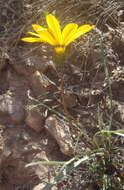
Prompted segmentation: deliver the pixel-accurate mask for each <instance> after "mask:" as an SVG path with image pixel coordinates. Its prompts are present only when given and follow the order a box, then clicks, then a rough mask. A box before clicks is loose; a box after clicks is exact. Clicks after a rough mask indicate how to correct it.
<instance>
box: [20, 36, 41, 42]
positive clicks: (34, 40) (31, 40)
mask: <svg viewBox="0 0 124 190" xmlns="http://www.w3.org/2000/svg"><path fill="white" fill-rule="evenodd" d="M21 40H22V41H24V42H42V40H41V39H40V38H32V37H26V38H22V39H21Z"/></svg>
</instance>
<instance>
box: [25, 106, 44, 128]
mask: <svg viewBox="0 0 124 190" xmlns="http://www.w3.org/2000/svg"><path fill="white" fill-rule="evenodd" d="M26 115H27V116H26V119H25V123H26V124H27V125H28V126H29V127H31V128H32V129H34V130H35V131H36V132H40V131H42V130H43V128H44V118H43V116H42V113H40V112H39V111H38V110H36V109H31V110H27V114H26Z"/></svg>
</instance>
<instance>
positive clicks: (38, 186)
mask: <svg viewBox="0 0 124 190" xmlns="http://www.w3.org/2000/svg"><path fill="white" fill-rule="evenodd" d="M45 185H46V184H45V183H40V184H38V185H37V186H35V187H34V188H33V190H42V189H43V188H44V187H45ZM51 190H57V188H56V187H55V186H54V187H52V188H51Z"/></svg>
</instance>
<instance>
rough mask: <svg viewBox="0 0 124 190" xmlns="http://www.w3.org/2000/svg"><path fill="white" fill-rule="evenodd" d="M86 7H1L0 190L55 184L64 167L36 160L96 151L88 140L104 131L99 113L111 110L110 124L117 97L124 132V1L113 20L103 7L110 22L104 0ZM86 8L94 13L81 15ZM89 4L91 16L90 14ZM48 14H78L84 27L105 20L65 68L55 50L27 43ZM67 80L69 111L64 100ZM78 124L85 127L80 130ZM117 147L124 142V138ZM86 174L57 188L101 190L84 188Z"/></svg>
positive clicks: (116, 124)
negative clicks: (58, 62) (36, 24)
mask: <svg viewBox="0 0 124 190" xmlns="http://www.w3.org/2000/svg"><path fill="white" fill-rule="evenodd" d="M77 2H78V1H77ZM65 3H66V5H67V8H68V9H67V10H66V8H65V6H64V5H65ZM78 3H80V1H79V2H78ZM78 3H76V2H75V4H74V5H73V3H69V2H66V1H64V0H63V1H61V3H55V1H49V0H48V1H46V3H44V2H43V1H40V0H39V1H37V0H36V2H35V1H34V2H32V1H18V0H6V1H4V0H1V2H0V22H1V26H0V190H40V189H42V188H43V187H41V186H42V185H43V186H44V185H45V184H47V183H48V182H50V181H51V180H52V179H53V177H54V175H55V170H56V167H54V166H52V167H51V166H44V165H37V166H33V167H25V165H26V164H28V163H31V162H35V161H55V160H56V161H66V160H69V159H70V158H72V157H73V156H74V155H75V153H77V154H78V155H79V154H82V152H86V151H87V150H89V149H90V148H91V147H90V144H89V143H88V141H90V140H91V139H92V138H93V135H94V134H95V133H96V132H97V131H98V130H99V129H98V108H99V110H100V111H101V112H102V113H104V114H103V119H104V121H105V123H106V125H107V124H108V123H109V116H110V114H111V109H110V107H111V99H112V103H113V107H112V113H113V123H112V130H116V129H124V127H123V125H124V56H123V52H124V5H123V6H122V4H121V3H122V2H121V1H120V4H119V5H120V6H119V5H118V8H117V9H116V10H115V11H114V12H113V14H112V15H111V17H109V16H108V14H105V10H106V5H105V4H102V5H104V6H103V8H104V9H103V10H102V11H103V13H104V14H103V17H102V14H101V12H100V10H99V9H98V7H100V5H99V3H102V1H95V4H93V3H92V2H90V1H88V3H89V4H88V3H87V4H85V6H84V4H83V1H82V3H81V5H80V6H79V4H78ZM111 3H112V2H111ZM114 3H116V1H115V2H114ZM38 5H39V6H38ZM43 5H44V7H43ZM72 5H73V9H72V10H75V14H74V15H72V12H71V8H70V7H71V6H72ZM112 5H113V4H112ZM57 7H58V8H59V7H60V10H61V14H59V13H58V8H57ZM81 7H84V8H83V13H86V14H81V13H82V12H81ZM87 7H88V8H89V10H90V11H91V12H90V14H89V15H87ZM94 7H95V8H96V9H95V8H94ZM39 10H41V11H40V13H41V14H39V12H38V11H39ZM45 10H48V11H49V12H52V11H53V10H57V11H56V14H57V15H58V16H59V17H60V18H61V19H63V20H64V18H65V17H66V16H67V18H66V19H67V21H68V19H69V18H68V17H70V19H72V20H71V21H73V22H76V21H77V22H78V23H79V24H80V23H81V22H82V20H83V19H84V18H85V20H86V22H88V23H93V24H95V23H96V22H97V21H98V23H97V27H96V32H92V33H91V34H88V36H85V37H83V38H82V40H79V41H77V42H76V43H74V44H72V46H70V47H69V48H68V49H67V55H66V58H65V62H64V64H63V65H61V66H60V65H55V63H54V59H53V57H52V47H49V46H47V45H44V44H43V45H38V46H37V44H24V43H23V42H21V40H20V38H21V37H22V36H25V34H26V32H27V31H29V30H28V28H29V29H31V24H32V23H34V22H36V19H37V20H38V21H39V20H40V19H41V18H42V17H41V16H43V13H44V11H45ZM94 10H95V11H96V12H95V14H94ZM63 12H65V15H64V18H63ZM76 13H77V14H76ZM32 15H33V16H32ZM76 15H77V17H76ZM78 15H79V16H78ZM84 15H85V16H84ZM92 15H93V16H92ZM82 18H83V19H82ZM98 18H99V19H98ZM76 19H77V20H76ZM43 22H44V21H43ZM64 22H66V20H65V21H63V23H64ZM68 22H70V20H69V21H68ZM82 24H85V23H82ZM101 39H102V40H101ZM105 64H106V68H108V70H107V71H106V70H105ZM56 70H57V72H56ZM108 73H109V77H108ZM62 75H63V81H64V104H65V105H66V108H65V107H64V106H63V102H62V99H61V76H62ZM108 78H109V80H108ZM110 86H111V94H110ZM77 123H78V124H79V126H80V127H78V128H76V127H74V126H75V125H76V124H77ZM79 128H80V129H79ZM80 130H81V131H82V132H83V133H85V134H86V136H87V139H85V138H83V139H82V141H81V142H80V144H79V145H78V147H77V150H76V152H75V148H74V147H75V143H76V138H77V137H78V136H79V133H80ZM98 141H100V139H98ZM117 144H118V146H120V147H123V145H124V144H123V141H122V139H120V141H119V143H118V142H117ZM82 147H83V148H82ZM123 156H124V153H123V152H122V157H123ZM79 171H80V169H79ZM81 175H82V176H81ZM77 176H78V177H77ZM79 176H80V177H79ZM82 177H84V179H86V178H87V176H86V173H85V172H84V173H83V172H82V174H80V172H79V174H76V177H75V178H73V180H74V181H75V182H73V180H72V181H71V182H70V183H71V184H69V185H67V184H66V182H65V184H64V183H63V184H59V185H58V186H56V187H55V189H63V190H64V189H65V190H66V189H67V190H68V189H72V190H73V189H74V190H75V189H77V190H78V189H79V190H80V189H82V188H84V190H90V189H91V190H96V186H95V185H92V187H91V186H86V185H85V184H81V183H80V180H82ZM77 179H79V181H78V180H77ZM68 183H69V182H68ZM77 184H78V185H77ZM38 186H39V187H38Z"/></svg>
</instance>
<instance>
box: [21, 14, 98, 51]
mask: <svg viewBox="0 0 124 190" xmlns="http://www.w3.org/2000/svg"><path fill="white" fill-rule="evenodd" d="M46 22H47V25H48V28H44V27H42V26H40V25H38V24H33V25H32V27H33V29H34V31H35V32H28V34H31V35H32V36H35V37H25V38H22V39H21V40H23V41H25V42H45V43H48V44H50V45H52V46H54V47H55V51H56V53H58V54H63V53H64V52H65V49H66V46H68V45H69V44H70V43H71V42H73V41H74V40H76V39H77V38H79V37H80V36H81V35H83V34H85V33H87V32H89V31H90V30H91V29H93V28H94V27H95V25H92V26H91V25H82V26H80V27H78V25H77V24H75V23H69V24H67V25H66V26H65V27H64V29H63V30H61V27H60V24H59V21H58V20H57V18H56V17H55V16H54V15H52V14H49V15H47V16H46Z"/></svg>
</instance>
